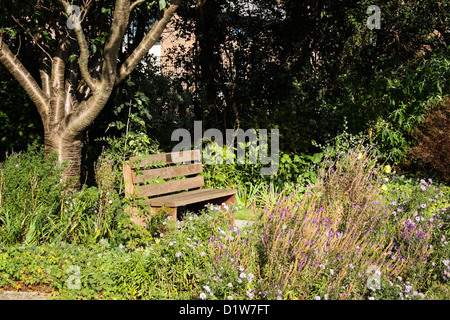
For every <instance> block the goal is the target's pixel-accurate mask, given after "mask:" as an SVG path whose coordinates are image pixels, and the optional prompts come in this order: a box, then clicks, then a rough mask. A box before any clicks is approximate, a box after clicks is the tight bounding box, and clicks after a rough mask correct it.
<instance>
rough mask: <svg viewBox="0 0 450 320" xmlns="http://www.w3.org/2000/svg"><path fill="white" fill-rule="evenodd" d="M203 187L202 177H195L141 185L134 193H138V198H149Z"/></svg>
mask: <svg viewBox="0 0 450 320" xmlns="http://www.w3.org/2000/svg"><path fill="white" fill-rule="evenodd" d="M204 185H205V181H204V180H203V177H202V176H197V177H194V178H187V179H182V180H171V181H166V182H164V183H163V184H159V183H154V184H148V185H141V186H139V187H136V188H135V192H136V193H139V196H140V197H151V196H155V195H162V194H167V193H171V192H177V191H183V190H189V189H194V188H200V187H203V186H204Z"/></svg>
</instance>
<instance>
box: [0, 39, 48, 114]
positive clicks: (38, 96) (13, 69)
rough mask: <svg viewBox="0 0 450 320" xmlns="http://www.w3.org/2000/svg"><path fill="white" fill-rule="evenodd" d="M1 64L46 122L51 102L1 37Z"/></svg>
mask: <svg viewBox="0 0 450 320" xmlns="http://www.w3.org/2000/svg"><path fill="white" fill-rule="evenodd" d="M0 62H1V63H2V64H3V65H4V66H5V67H6V69H7V70H8V71H9V72H10V73H11V74H12V76H13V77H14V78H15V79H16V80H17V81H18V82H19V83H20V85H21V86H22V87H23V88H24V89H25V91H26V92H27V94H28V96H29V97H30V98H31V101H33V103H34V104H35V105H36V107H37V110H38V112H39V114H40V116H41V118H42V121H43V122H45V120H46V119H47V113H48V111H49V100H48V98H47V97H46V96H45V94H44V92H43V91H42V90H41V88H40V87H39V85H38V84H37V82H36V80H35V79H34V78H33V76H32V75H31V74H30V72H28V70H27V69H26V68H25V67H24V66H23V64H22V63H21V62H20V61H19V60H18V59H17V58H16V56H15V55H14V54H13V53H12V52H11V50H10V49H9V47H8V45H7V44H6V43H4V42H3V39H2V37H1V36H0Z"/></svg>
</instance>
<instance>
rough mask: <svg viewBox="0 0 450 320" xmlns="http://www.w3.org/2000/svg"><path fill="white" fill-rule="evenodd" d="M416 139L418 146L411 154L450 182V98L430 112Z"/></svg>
mask: <svg viewBox="0 0 450 320" xmlns="http://www.w3.org/2000/svg"><path fill="white" fill-rule="evenodd" d="M414 137H415V139H416V140H417V145H416V146H415V147H413V148H411V149H410V153H411V154H412V155H413V156H415V157H416V158H417V159H420V160H421V161H422V162H423V163H424V164H426V165H428V166H429V167H431V169H432V170H433V171H434V172H435V173H436V174H437V176H438V177H439V178H440V179H442V180H443V181H446V182H447V183H448V182H450V166H449V164H448V159H450V98H447V99H445V100H443V101H441V102H439V103H437V104H436V105H435V106H433V107H431V108H430V110H428V112H427V114H426V116H425V117H424V119H423V120H422V121H421V125H420V126H419V127H418V128H417V129H416V133H415V136H414Z"/></svg>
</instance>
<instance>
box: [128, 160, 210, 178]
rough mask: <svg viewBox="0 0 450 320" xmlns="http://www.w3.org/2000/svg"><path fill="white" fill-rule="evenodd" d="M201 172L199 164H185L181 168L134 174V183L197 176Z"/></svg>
mask: <svg viewBox="0 0 450 320" xmlns="http://www.w3.org/2000/svg"><path fill="white" fill-rule="evenodd" d="M202 172H203V165H202V164H201V163H195V164H186V165H181V166H172V167H165V168H159V169H150V170H144V171H142V174H140V175H137V176H136V173H135V172H133V174H134V181H136V183H142V182H144V181H151V180H154V179H156V178H159V179H171V178H175V177H184V176H189V175H192V174H198V173H202Z"/></svg>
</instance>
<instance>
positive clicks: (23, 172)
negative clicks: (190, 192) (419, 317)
mask: <svg viewBox="0 0 450 320" xmlns="http://www.w3.org/2000/svg"><path fill="white" fill-rule="evenodd" d="M159 2H160V3H162V2H164V3H165V1H159ZM253 2H254V4H255V7H254V8H253V9H254V10H253V11H249V10H248V8H247V7H243V6H241V5H240V3H241V1H238V0H217V1H201V0H200V1H195V4H194V3H193V1H184V2H183V6H182V7H180V10H179V12H178V13H179V16H180V17H182V18H183V19H180V20H177V21H176V23H175V29H176V30H178V31H177V32H178V33H179V34H178V36H179V37H184V38H186V39H191V40H192V41H193V43H194V44H193V47H192V48H185V47H179V48H177V47H174V48H172V51H171V52H170V58H171V61H172V62H171V65H170V66H162V69H159V68H155V67H153V66H152V57H147V58H146V59H145V60H144V61H143V63H142V64H141V65H139V67H138V68H137V69H136V70H135V71H134V72H133V73H131V75H130V76H129V78H127V79H126V80H125V81H123V82H121V83H120V84H119V85H118V86H117V87H115V89H114V91H113V93H112V95H111V97H110V99H109V101H108V103H107V105H106V107H105V108H104V109H103V111H102V112H101V113H100V114H99V116H98V117H97V118H96V119H95V120H94V122H93V123H92V125H91V126H89V128H88V130H87V132H86V134H85V135H84V149H83V165H82V169H83V174H82V178H81V182H82V187H81V189H80V190H72V189H69V188H67V184H66V183H65V182H63V180H62V179H61V177H62V173H63V172H64V170H65V168H66V166H67V164H66V163H58V161H57V155H56V154H51V155H48V156H47V157H45V156H44V150H43V147H42V130H43V128H42V123H41V122H40V121H39V117H38V116H37V114H33V113H31V111H30V110H31V109H33V108H32V107H31V105H32V103H31V101H30V99H29V98H28V97H27V95H26V94H25V92H24V91H23V90H21V88H20V87H19V85H18V84H17V83H15V82H13V81H12V79H11V78H10V77H9V75H8V74H7V73H6V70H5V69H1V68H3V67H2V66H0V75H1V77H2V78H1V81H0V93H1V97H2V100H1V102H0V134H1V136H0V151H1V154H0V288H7V289H15V290H23V289H24V288H25V287H30V288H31V289H33V288H39V289H40V290H46V291H48V292H52V293H53V296H54V297H55V298H63V299H64V298H68V299H77V298H79V299H449V298H450V295H449V293H448V292H449V289H450V286H449V284H448V280H449V277H450V251H449V245H448V239H449V237H450V225H449V223H450V216H449V211H448V210H449V205H450V188H449V186H448V182H449V176H450V173H449V165H448V159H449V150H450V140H449V137H450V132H449V128H450V125H449V111H450V110H449V108H450V103H449V95H450V85H449V74H450V61H449V56H450V52H449V50H450V47H449V43H450V32H449V29H448V26H449V25H450V3H449V1H415V2H407V3H402V2H401V1H384V2H383V3H382V4H380V8H381V17H382V23H381V29H373V30H372V29H369V28H368V27H367V26H366V20H367V18H368V16H369V14H368V13H367V11H366V10H367V8H368V7H369V5H371V4H372V3H371V2H370V1H368V0H358V1H354V0H351V1H350V0H349V1H298V0H286V1H283V2H282V3H281V4H280V3H279V2H278V1H274V0H254V1H253ZM42 3H43V4H46V3H48V1H43V2H42ZM26 4H27V3H26V2H21V5H19V6H18V7H17V9H20V10H22V9H23V10H25V9H24V8H25V7H26ZM93 4H95V8H97V9H98V11H99V12H101V14H99V15H98V17H96V18H98V19H99V20H98V21H101V22H105V23H106V21H107V20H108V17H109V15H110V14H111V2H108V1H93ZM41 9H42V12H45V14H44V16H42V17H41V16H36V19H44V18H45V17H47V14H48V15H50V13H49V12H47V11H46V10H45V8H41ZM9 10H11V8H9ZM155 10H156V11H155ZM157 11H158V7H157V6H156V5H154V6H148V7H145V6H144V7H142V9H140V10H136V11H135V12H134V13H133V16H132V22H131V25H132V28H131V29H130V30H134V32H129V34H127V37H126V39H127V41H126V42H127V43H123V44H122V45H123V48H125V47H127V46H129V47H130V48H132V47H133V46H134V45H136V43H137V42H138V41H139V39H140V38H142V37H143V36H144V34H145V33H146V32H147V31H148V29H149V27H150V25H151V21H149V20H148V19H147V18H146V17H148V16H149V15H152V14H155V13H156V12H157ZM39 12H40V11H39ZM25 13H26V12H25ZM29 14H31V13H29ZM25 16H26V14H25ZM13 20H14V19H13V18H12V17H11V16H8V15H7V14H5V13H2V14H0V22H1V23H3V24H4V23H7V24H13V22H14V21H13ZM52 21H53V20H52ZM27 23H28V24H29V25H30V26H31V27H33V26H34V22H33V21H32V20H30V21H27ZM95 28H97V27H95ZM1 30H2V32H3V34H5V35H6V34H7V35H8V36H9V37H11V36H13V37H12V38H11V39H10V41H11V43H14V44H15V45H16V47H15V48H16V49H17V50H18V49H19V47H18V46H19V43H20V44H21V46H22V47H21V48H20V50H21V51H26V54H25V55H24V56H23V58H24V61H23V63H24V64H25V65H27V66H30V65H31V66H32V65H33V64H34V63H35V58H36V56H37V55H36V54H34V53H36V51H37V52H39V48H36V47H30V46H29V44H27V43H26V42H23V43H22V42H21V39H22V38H21V37H27V30H26V29H21V28H16V29H14V28H3V29H1ZM48 36H49V37H50V35H48ZM106 36H107V34H101V36H99V37H98V38H93V39H88V40H89V50H90V54H91V55H92V56H96V55H97V56H98V55H99V54H100V52H99V51H100V48H101V45H102V43H103V42H104V41H105V38H106ZM120 58H123V57H120ZM76 59H77V57H76V56H71V57H68V62H70V61H75V60H76ZM69 60H70V61H69ZM164 67H170V68H173V70H172V71H174V72H168V71H167V69H164ZM33 112H35V110H34V109H33ZM194 120H201V121H202V126H203V129H204V130H206V129H208V128H219V129H220V130H224V129H226V128H242V129H245V130H246V129H249V128H255V129H264V128H266V129H271V128H277V129H279V130H280V133H281V136H280V143H281V150H280V155H279V156H280V157H279V159H280V161H279V169H278V171H277V173H276V174H275V175H273V176H262V175H261V174H260V169H261V167H262V166H263V164H262V163H261V162H260V161H259V162H258V163H256V164H254V163H249V161H248V159H247V161H246V162H245V163H243V164H238V163H234V164H231V163H224V164H217V163H216V164H214V163H209V164H205V168H204V173H203V175H204V178H205V183H206V187H212V188H235V189H237V190H238V193H237V197H236V205H235V206H233V207H230V208H229V207H227V206H219V207H217V206H207V207H206V208H205V209H204V210H203V211H201V212H189V211H188V212H184V215H181V216H180V217H179V218H180V220H179V221H173V220H171V219H170V218H168V217H167V214H166V213H165V212H164V211H163V212H161V213H159V214H156V215H153V216H151V217H150V218H149V219H148V221H147V224H146V225H145V226H137V225H135V224H134V223H133V222H132V221H131V220H130V218H129V216H128V214H127V212H128V211H127V210H128V209H129V205H130V201H129V200H128V199H125V197H124V183H123V179H122V164H123V163H124V161H126V160H127V159H128V158H129V157H130V156H136V155H145V154H153V153H159V152H169V151H171V149H172V147H173V146H174V145H175V144H176V143H177V142H175V141H171V135H172V132H173V131H174V130H175V129H179V128H185V129H188V130H191V131H192V129H193V122H194ZM208 143H209V145H208V146H209V147H211V146H213V145H214V143H213V142H208ZM204 146H206V143H205V145H204ZM246 147H247V149H246V150H247V151H248V152H251V151H252V150H251V149H250V146H249V144H247V145H246ZM222 151H224V152H226V150H220V151H219V153H220V152H222ZM216 156H217V154H216ZM135 205H136V204H135ZM141 209H142V211H143V212H146V211H147V210H148V208H146V207H142V208H141ZM232 217H238V218H239V219H245V220H252V222H253V224H251V225H248V226H246V227H243V228H239V229H238V228H236V227H233V226H231V225H230V224H229V222H230V218H232ZM80 271H81V273H80Z"/></svg>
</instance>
